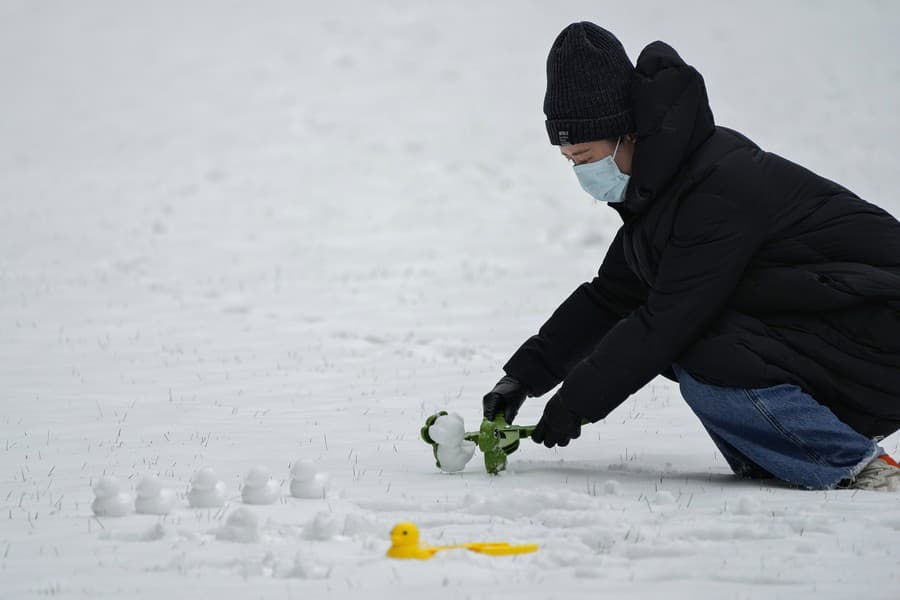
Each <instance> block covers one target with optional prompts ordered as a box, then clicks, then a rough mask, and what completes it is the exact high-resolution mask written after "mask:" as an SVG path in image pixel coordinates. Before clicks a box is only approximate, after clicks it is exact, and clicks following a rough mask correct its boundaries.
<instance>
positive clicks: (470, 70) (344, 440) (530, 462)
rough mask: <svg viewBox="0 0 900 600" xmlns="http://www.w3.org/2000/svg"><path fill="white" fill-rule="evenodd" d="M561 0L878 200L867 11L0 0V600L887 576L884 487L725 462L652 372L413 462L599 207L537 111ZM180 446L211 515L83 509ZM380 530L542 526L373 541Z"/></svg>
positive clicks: (669, 589)
mask: <svg viewBox="0 0 900 600" xmlns="http://www.w3.org/2000/svg"><path fill="white" fill-rule="evenodd" d="M582 19H586V20H592V21H595V22H598V23H600V24H602V25H605V26H606V27H608V28H609V29H611V30H613V31H614V32H616V33H617V34H618V35H619V36H620V38H621V39H622V40H623V43H624V44H625V46H626V48H627V49H628V51H629V53H630V54H631V55H632V57H633V58H636V56H637V53H638V52H639V51H640V49H641V48H642V47H643V45H644V44H646V43H648V42H650V41H653V40H655V39H663V40H666V41H668V42H669V43H671V44H672V45H674V46H675V47H676V48H677V49H678V50H679V51H680V52H681V53H682V55H683V56H684V57H685V59H686V60H687V61H688V62H690V63H692V64H694V65H695V66H696V67H697V68H698V69H699V70H700V71H701V72H702V73H704V75H705V77H706V80H707V84H708V87H709V93H710V98H711V101H712V104H713V110H714V112H715V114H716V117H717V120H718V121H719V123H721V124H723V125H728V126H731V127H735V128H737V129H740V130H742V131H744V132H745V133H746V134H748V135H749V136H750V137H752V138H754V139H755V140H756V141H758V142H759V143H760V144H762V145H763V146H764V147H766V148H768V149H770V150H773V151H775V152H778V153H780V154H783V155H785V156H788V157H789V158H792V159H794V160H796V161H798V162H800V163H802V164H804V165H806V166H808V167H810V168H812V169H813V170H815V171H818V172H820V173H823V174H825V175H826V176H829V177H831V178H833V179H836V180H838V181H840V182H841V183H843V184H845V185H847V186H848V187H850V188H851V189H853V190H855V191H856V192H857V193H859V194H860V195H862V196H863V197H865V198H868V199H870V200H872V201H874V202H876V203H878V204H881V205H882V206H885V207H886V208H888V209H890V210H892V211H893V212H894V213H895V214H896V213H898V212H900V191H898V186H897V179H896V172H897V170H896V160H897V152H896V141H897V140H898V139H900V118H898V116H897V105H898V95H900V41H898V40H900V38H898V36H897V31H898V29H900V9H898V7H897V5H896V4H894V3H889V2H853V3H849V2H827V3H823V2H790V3H788V2H775V1H771V2H744V3H724V2H721V3H706V2H668V1H665V0H660V1H657V2H627V3H623V2H598V1H572V2H565V3H554V2H544V1H534V2H518V1H512V0H510V1H508V2H491V3H488V2H475V1H472V2H468V1H466V2H441V3H437V2H434V3H431V2H429V3H426V2H408V1H399V0H396V1H395V0H392V1H377V2H374V1H363V0H357V1H353V2H344V1H337V2H318V1H315V2H312V1H309V2H307V1H302V0H300V1H288V0H284V1H282V2H274V1H262V0H261V1H257V2H237V1H225V0H216V1H213V0H208V1H206V2H200V1H188V2H185V1H179V2H175V1H156V2H143V3H137V2H133V3H123V2H115V1H113V0H109V1H105V2H104V1H99V0H84V1H79V2H64V1H62V0H55V1H45V2H33V1H31V0H4V1H2V2H0V74H2V94H0V315H2V316H0V402H2V405H0V406H2V411H0V484H2V485H0V499H2V502H3V511H2V513H0V523H2V524H0V597H2V598H32V597H43V596H47V595H50V596H52V595H57V596H60V597H76V598H79V597H80V598H88V597H90V598H96V597H104V598H163V597H168V598H197V597H205V598H216V599H218V598H318V597H325V596H326V595H330V596H333V597H345V598H351V597H352V598H359V597H372V598H388V597H390V598H417V599H418V598H422V597H423V596H424V595H426V594H427V595H428V597H432V598H454V599H463V598H473V599H475V598H480V599H486V598H508V597H511V596H512V595H513V594H515V595H516V596H518V597H523V598H598V597H609V598H651V597H664V598H670V599H677V598H860V597H866V598H873V599H875V598H883V599H888V598H897V597H900V543H898V541H900V512H898V508H900V494H886V493H866V492H849V491H837V492H806V491H798V490H793V489H788V488H786V487H782V486H777V485H776V486H773V485H759V484H756V483H748V482H740V481H735V480H734V479H733V478H732V477H731V476H730V475H729V472H728V469H727V468H726V466H725V464H724V461H723V459H722V457H721V456H720V455H719V454H718V453H717V452H716V451H715V449H714V447H713V445H712V443H711V442H710V441H709V440H708V439H707V438H706V436H705V434H704V433H703V432H702V431H701V428H700V426H699V425H698V423H697V421H696V420H695V419H694V418H693V416H692V415H691V414H690V413H689V411H688V409H687V407H686V406H685V405H684V403H683V401H681V399H680V397H679V394H678V391H677V389H676V388H675V387H674V386H673V385H671V384H669V383H668V382H665V381H662V380H658V381H655V382H654V383H652V384H651V385H649V386H647V388H646V389H644V390H643V391H641V392H640V393H639V394H637V395H636V396H635V397H633V398H632V399H630V400H629V401H628V402H627V403H626V404H624V405H623V406H622V407H621V408H619V409H618V410H617V411H615V412H614V413H613V414H612V415H611V416H610V418H609V419H607V420H606V421H605V422H603V423H600V424H597V425H594V426H591V427H589V428H587V429H586V430H585V434H584V435H583V436H582V438H581V439H580V440H578V441H576V442H575V443H573V444H572V445H570V446H569V447H568V448H564V449H556V450H552V451H551V450H546V449H544V448H543V447H538V446H536V445H534V444H531V443H530V442H529V443H524V444H523V446H522V449H521V450H520V451H519V452H518V453H517V454H515V455H514V456H513V457H512V458H511V464H510V470H509V471H508V472H507V473H505V474H504V475H502V476H499V477H489V476H487V475H486V474H485V473H484V472H483V469H482V468H481V466H480V465H479V463H478V460H479V457H478V456H476V458H475V460H473V462H471V463H470V464H469V466H468V468H467V469H466V471H464V472H463V473H461V474H455V475H448V474H443V473H440V472H439V471H438V470H437V469H435V468H434V460H433V457H432V454H431V451H430V449H429V448H428V447H427V446H426V445H425V444H424V443H423V442H422V441H421V440H420V439H419V438H418V430H419V427H420V426H421V425H422V423H423V422H424V420H425V418H426V417H427V416H428V415H429V414H431V413H433V412H435V411H437V410H439V409H449V410H452V411H455V412H459V413H460V414H462V415H463V416H464V417H465V419H466V421H467V423H468V425H469V429H474V428H475V427H476V426H477V424H478V421H479V418H480V410H481V408H480V402H481V396H482V395H483V394H484V393H485V392H486V391H487V390H488V389H490V387H491V386H492V385H493V384H494V382H495V381H496V380H497V378H498V377H499V376H500V375H501V372H500V367H501V365H502V364H503V362H504V361H505V360H506V358H507V357H508V356H509V354H510V353H511V352H512V351H513V350H514V349H515V348H516V347H517V346H518V345H519V343H521V341H522V340H524V339H525V338H526V337H527V336H528V335H530V334H531V333H533V332H534V331H535V330H536V328H537V327H538V326H539V325H540V324H541V323H542V322H543V321H544V319H546V317H547V316H549V314H550V313H551V312H552V310H553V309H554V308H555V307H556V306H557V304H558V303H559V302H560V301H561V300H562V299H563V298H565V297H566V296H567V295H568V294H569V292H570V291H571V290H572V289H574V288H575V286H577V285H578V284H579V283H580V282H582V281H585V280H587V279H590V277H591V276H592V274H593V272H594V271H595V270H596V268H597V266H598V265H599V263H600V260H601V259H602V257H603V255H604V252H605V248H606V244H607V243H608V241H609V240H610V239H611V236H612V234H613V232H614V230H615V227H616V220H615V218H614V213H613V211H610V210H608V209H604V208H602V207H601V208H598V207H595V206H593V205H592V203H591V200H590V199H589V198H588V197H587V196H586V195H585V194H584V193H583V192H581V190H580V188H579V187H578V184H577V181H576V179H575V177H574V175H573V174H572V172H571V169H570V168H569V167H568V166H567V165H566V163H565V162H564V161H563V160H562V159H561V158H560V157H559V155H558V150H557V149H555V148H553V147H551V146H550V145H549V144H548V142H547V139H546V134H545V133H544V127H543V115H542V112H541V103H542V100H543V93H544V85H545V80H544V64H545V58H546V52H547V49H548V48H549V46H550V44H551V42H552V40H553V38H554V37H555V35H556V34H557V32H558V31H559V30H560V29H561V28H562V27H563V26H565V25H566V24H567V23H569V22H571V21H575V20H582ZM542 407H543V403H542V402H541V401H539V400H533V401H531V402H530V403H528V404H527V405H526V406H525V407H524V408H523V410H522V413H521V416H520V418H519V420H520V421H521V422H522V423H533V422H535V421H536V420H537V418H538V416H539V415H540V411H541V409H542ZM885 447H886V448H887V449H888V450H889V451H891V452H894V453H898V454H900V436H896V435H895V436H893V437H891V438H889V439H888V440H886V442H885ZM297 459H306V460H312V461H314V462H315V464H316V466H317V468H319V469H320V470H321V471H324V472H328V473H330V475H331V489H330V491H329V493H328V495H327V497H326V498H324V499H295V498H291V497H289V495H288V488H289V480H290V476H289V469H290V465H291V464H292V463H293V462H294V461H295V460H297ZM204 465H209V466H211V467H213V468H214V469H215V470H216V472H217V473H218V474H219V476H221V477H222V478H223V479H224V481H225V484H226V485H227V488H228V491H227V495H228V502H229V503H228V505H227V506H226V507H225V508H224V509H221V510H220V509H190V508H188V507H187V504H186V501H185V500H184V499H183V497H182V498H180V502H179V507H178V508H177V509H176V510H175V511H174V512H173V513H171V514H170V515H168V516H167V517H158V516H152V515H132V516H128V517H124V518H118V519H116V518H100V519H97V518H94V517H93V516H92V514H91V509H90V505H91V502H92V500H93V492H92V489H91V487H92V485H93V484H94V483H96V482H97V481H98V480H99V479H100V478H101V477H102V476H104V475H115V476H117V477H118V478H119V479H120V480H122V481H124V482H125V483H126V484H127V487H128V488H129V490H128V491H132V490H131V489H130V488H133V486H134V485H135V484H136V483H137V482H138V481H139V480H140V479H141V478H142V477H143V476H145V475H148V474H155V475H158V476H159V478H160V479H161V481H162V483H163V484H164V485H166V486H170V487H175V488H176V489H177V490H179V492H180V493H183V492H185V491H186V488H187V485H188V482H189V481H190V478H191V476H192V475H193V473H194V472H195V471H196V470H197V469H198V468H200V467H201V466H204ZM256 465H262V466H265V467H267V468H268V469H269V470H270V472H271V473H272V474H273V475H274V476H275V477H276V478H277V479H278V480H279V481H281V482H283V483H282V492H283V493H284V494H285V496H284V497H283V498H282V499H281V500H280V501H279V502H277V503H275V504H274V505H270V506H265V505H263V506H242V505H241V503H240V484H241V482H242V478H243V477H244V476H245V475H246V473H247V472H248V471H249V470H250V469H251V468H252V467H254V466H256ZM239 508H243V509H245V510H241V511H238V510H237V509H239ZM398 521H413V522H414V523H416V524H417V525H418V526H419V528H420V530H421V532H422V538H423V540H424V541H425V542H426V543H432V544H449V543H456V542H472V541H494V540H500V541H509V542H522V543H529V542H534V543H537V544H539V545H540V550H539V551H538V552H537V553H536V554H531V555H522V556H517V557H490V556H482V555H476V554H473V553H468V552H466V551H464V550H456V551H448V552H445V553H442V554H439V555H438V556H437V557H436V558H434V559H433V560H431V561H429V562H419V561H413V562H402V561H393V560H390V559H387V558H384V552H385V550H386V549H387V547H388V544H389V537H388V533H389V531H390V529H391V527H392V526H393V524H394V523H396V522H398Z"/></svg>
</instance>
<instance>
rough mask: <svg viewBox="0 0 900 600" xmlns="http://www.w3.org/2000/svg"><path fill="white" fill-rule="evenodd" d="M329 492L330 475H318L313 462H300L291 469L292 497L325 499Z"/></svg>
mask: <svg viewBox="0 0 900 600" xmlns="http://www.w3.org/2000/svg"><path fill="white" fill-rule="evenodd" d="M327 491H328V474H327V473H317V472H316V466H315V463H313V461H311V460H298V461H296V462H295V463H294V466H293V468H292V469H291V496H293V497H294V498H324V497H325V493H326V492H327Z"/></svg>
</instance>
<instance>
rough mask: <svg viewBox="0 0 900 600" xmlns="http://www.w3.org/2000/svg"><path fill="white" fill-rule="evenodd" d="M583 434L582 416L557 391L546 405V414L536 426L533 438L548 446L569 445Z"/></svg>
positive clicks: (536, 441)
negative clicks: (567, 404) (571, 409)
mask: <svg viewBox="0 0 900 600" xmlns="http://www.w3.org/2000/svg"><path fill="white" fill-rule="evenodd" d="M580 435H581V417H579V416H578V415H576V414H575V413H573V412H572V411H570V410H569V408H568V407H567V406H566V404H565V402H563V399H562V396H560V395H559V392H556V393H555V394H554V395H553V397H552V398H550V400H549V401H548V402H547V405H546V406H545V407H544V414H543V416H541V420H540V421H538V424H537V425H536V426H535V428H534V432H533V433H532V434H531V439H532V440H534V441H535V443H538V444H544V445H545V446H547V447H548V448H552V447H553V446H568V445H569V441H571V440H574V439H576V438H577V437H578V436H580Z"/></svg>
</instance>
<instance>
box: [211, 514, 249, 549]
mask: <svg viewBox="0 0 900 600" xmlns="http://www.w3.org/2000/svg"><path fill="white" fill-rule="evenodd" d="M216 539H217V540H225V541H229V542H240V543H242V544H249V543H252V542H256V541H258V540H259V520H258V519H257V518H256V515H254V514H253V513H252V512H251V511H250V510H249V509H246V508H244V507H239V508H237V509H235V510H234V511H232V513H231V514H229V515H228V518H227V519H226V520H225V525H223V526H222V527H220V528H219V529H218V531H216Z"/></svg>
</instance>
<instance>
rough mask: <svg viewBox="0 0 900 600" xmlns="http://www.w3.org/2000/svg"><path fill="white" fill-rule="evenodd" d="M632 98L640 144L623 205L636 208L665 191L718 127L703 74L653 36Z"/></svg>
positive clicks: (640, 209) (641, 59)
mask: <svg viewBox="0 0 900 600" xmlns="http://www.w3.org/2000/svg"><path fill="white" fill-rule="evenodd" d="M631 102H632V108H633V111H634V120H635V127H636V133H637V144H636V146H635V152H634V158H633V160H632V169H631V170H632V176H631V185H629V187H628V192H627V194H626V197H625V201H624V203H623V205H624V206H622V208H623V209H624V210H625V211H626V212H627V213H630V214H636V213H640V212H643V211H644V210H646V208H647V207H648V206H650V205H651V204H652V203H653V202H654V201H655V200H656V199H657V198H658V197H659V196H660V195H661V194H662V193H663V192H665V191H666V189H667V188H668V187H669V185H670V184H671V183H672V182H673V179H675V176H676V175H677V174H678V173H679V171H681V170H682V169H683V168H684V167H685V166H686V164H687V162H688V160H689V159H690V158H691V156H692V155H693V154H694V152H695V151H696V150H697V148H699V147H700V146H701V145H702V144H703V142H705V141H706V140H707V139H708V138H709V137H710V136H711V135H712V134H713V133H714V132H715V121H714V120H713V114H712V111H711V110H710V108H709V99H708V97H707V95H706V85H705V84H704V82H703V77H702V76H701V75H700V73H698V72H697V70H696V69H694V68H693V67H692V66H690V65H688V64H687V63H685V62H684V60H682V58H681V57H680V56H679V55H678V53H677V52H676V51H675V49H674V48H672V47H671V46H669V45H668V44H666V43H664V42H659V41H657V42H653V43H652V44H650V45H648V46H647V47H646V48H644V50H643V51H642V52H641V54H640V56H639V57H638V60H637V65H636V68H635V72H634V75H633V78H632V81H631Z"/></svg>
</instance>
